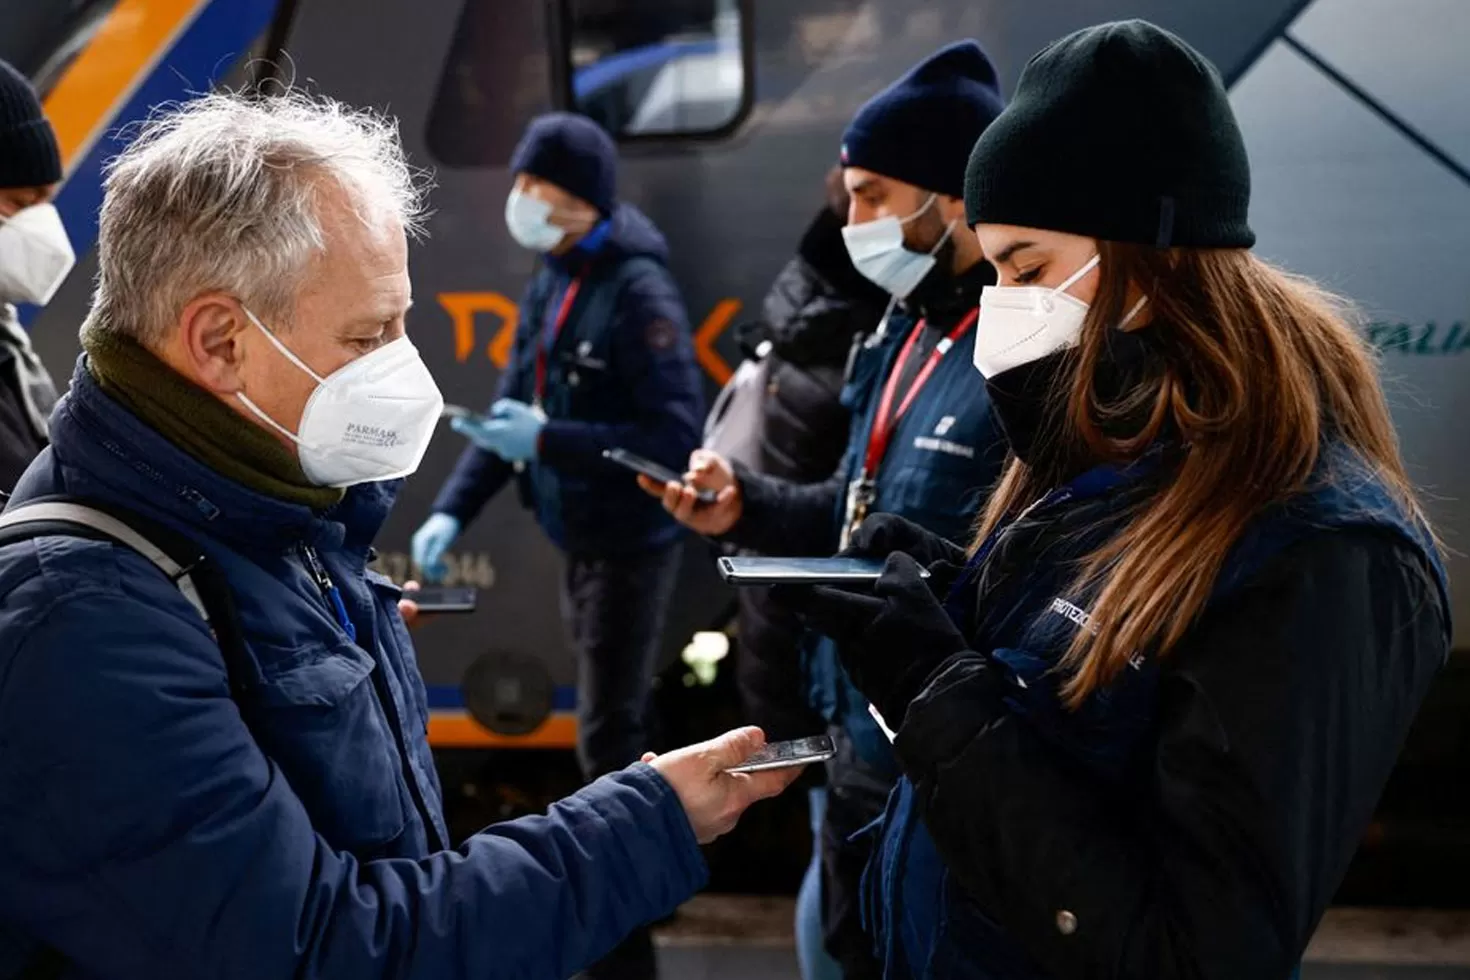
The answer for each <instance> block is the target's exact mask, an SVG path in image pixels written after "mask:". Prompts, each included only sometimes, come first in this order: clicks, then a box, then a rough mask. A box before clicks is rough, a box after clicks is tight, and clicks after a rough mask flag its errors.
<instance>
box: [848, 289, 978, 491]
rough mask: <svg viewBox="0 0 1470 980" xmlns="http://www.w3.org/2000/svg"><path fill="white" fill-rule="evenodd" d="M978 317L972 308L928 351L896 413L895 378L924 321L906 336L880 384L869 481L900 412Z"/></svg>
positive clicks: (867, 473)
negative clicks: (882, 382)
mask: <svg viewBox="0 0 1470 980" xmlns="http://www.w3.org/2000/svg"><path fill="white" fill-rule="evenodd" d="M979 317H980V308H979V307H975V308H974V309H972V310H970V312H969V313H968V314H966V315H965V318H964V319H963V320H961V321H960V322H959V325H958V326H956V327H955V328H954V329H953V330H951V331H950V332H949V336H947V337H945V338H944V339H943V340H941V341H940V342H939V343H938V344H936V345H935V346H934V350H932V351H930V353H929V359H928V360H927V361H925V362H924V366H923V367H921V368H920V369H919V373H918V374H916V375H915V376H914V383H913V384H911V385H909V390H908V392H907V393H905V394H904V396H903V401H902V402H901V403H899V406H898V411H896V412H895V411H893V397H894V395H895V394H896V393H897V389H898V379H899V378H900V377H901V376H902V375H903V369H904V366H905V365H906V364H908V360H909V356H910V355H911V354H912V353H913V350H914V346H915V345H916V344H918V342H919V336H920V334H922V333H923V332H924V330H925V329H926V328H925V326H924V321H923V320H920V321H919V324H918V326H916V327H914V332H913V333H911V334H909V339H908V340H907V341H905V342H904V345H903V350H902V351H900V352H899V355H898V360H897V361H894V363H893V370H892V372H891V373H889V375H888V383H887V384H886V385H884V386H883V397H882V398H881V399H879V401H878V414H877V415H875V416H874V417H873V428H872V430H871V431H870V432H869V433H868V454H867V457H866V458H865V460H864V461H863V477H864V478H865V479H869V480H871V479H873V477H875V476H876V475H877V474H878V467H879V466H880V465H881V464H882V463H883V456H884V455H885V454H886V453H887V452H888V443H889V442H890V441H891V440H892V439H893V432H894V430H895V429H897V428H898V421H899V419H901V418H903V414H904V413H905V412H907V411H908V410H909V406H910V405H912V404H913V403H914V399H915V398H917V397H918V396H919V392H920V391H921V390H922V389H923V387H924V385H925V384H926V383H928V381H929V376H930V375H931V374H933V373H934V369H935V368H936V367H938V366H939V362H940V361H942V360H943V359H944V355H945V354H946V353H948V352H949V349H950V348H951V347H953V346H954V345H955V344H956V343H957V342H958V341H959V339H960V338H961V337H963V336H964V335H965V334H966V333H968V332H969V330H970V328H971V327H973V326H974V325H975V321H976V320H977V319H979Z"/></svg>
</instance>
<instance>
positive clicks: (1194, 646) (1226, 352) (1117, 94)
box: [784, 21, 1452, 980]
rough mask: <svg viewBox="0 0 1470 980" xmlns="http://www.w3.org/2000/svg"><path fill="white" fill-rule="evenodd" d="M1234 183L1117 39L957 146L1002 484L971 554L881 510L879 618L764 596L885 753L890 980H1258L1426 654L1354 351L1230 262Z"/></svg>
mask: <svg viewBox="0 0 1470 980" xmlns="http://www.w3.org/2000/svg"><path fill="white" fill-rule="evenodd" d="M1250 177H1251V175H1250V166H1249V163H1248V160H1247V157H1246V151H1245V143H1244V140H1243V139H1242V136H1241V132H1240V129H1239V127H1238V125H1237V124H1236V120H1235V116H1234V113H1233V111H1232V109H1231V106H1230V99H1229V96H1228V95H1227V93H1226V91H1225V87H1224V85H1223V84H1222V82H1221V80H1220V77H1219V74H1218V73H1217V72H1216V70H1215V68H1214V66H1212V65H1211V64H1210V63H1209V62H1208V61H1207V60H1206V59H1205V58H1204V57H1203V56H1201V55H1200V54H1199V53H1198V52H1197V51H1195V50H1194V49H1193V48H1191V47H1189V45H1187V44H1186V43H1185V42H1183V41H1181V40H1180V39H1179V38H1177V37H1175V36H1174V35H1172V34H1169V33H1168V32H1166V31H1163V30H1161V29H1159V28H1157V27H1155V26H1154V25H1152V24H1148V23H1146V22H1143V21H1126V22H1121V23H1111V24H1103V25H1100V26H1097V27H1092V28H1088V29H1086V30H1083V31H1080V32H1078V33H1076V34H1072V35H1070V36H1068V37H1065V38H1062V39H1061V40H1059V41H1056V42H1054V43H1053V44H1051V45H1049V46H1048V47H1046V48H1045V49H1043V50H1042V51H1041V52H1040V53H1039V54H1038V55H1036V57H1034V58H1033V59H1032V60H1031V62H1030V63H1029V64H1028V65H1027V66H1026V68H1025V71H1024V72H1023V73H1022V76H1021V80H1020V84H1019V86H1018V87H1017V90H1016V93H1015V97H1014V99H1013V100H1012V101H1011V103H1010V105H1009V107H1008V108H1007V109H1006V111H1005V112H1004V113H1002V114H1001V116H1000V118H998V119H997V120H996V121H995V123H994V124H993V125H991V127H990V128H989V129H987V130H986V132H985V134H984V135H983V136H982V137H981V138H980V139H979V141H978V142H977V143H976V145H975V148H974V152H973V155H972V156H971V158H970V163H969V170H968V173H967V177H966V182H965V207H966V222H967V223H968V224H969V226H970V227H971V228H972V229H973V232H971V233H970V234H972V235H973V236H974V237H975V238H976V240H977V241H978V242H979V244H980V246H981V247H982V248H983V249H984V252H985V255H986V256H987V258H988V259H989V260H990V261H991V262H992V263H993V264H994V265H995V266H996V268H997V270H998V272H999V275H1000V281H999V283H998V284H997V285H995V286H991V287H989V288H987V289H986V290H985V294H984V296H983V297H982V301H981V307H980V324H979V327H978V328H977V334H976V344H975V352H974V353H975V361H974V363H975V367H976V368H977V369H978V374H977V375H975V376H974V377H973V380H972V384H975V385H976V386H983V387H985V388H987V389H988V390H989V391H990V394H991V399H992V404H993V406H994V410H995V411H996V413H997V415H998V416H999V418H1000V420H1001V422H1002V425H1003V427H1004V429H1005V433H1006V438H1007V441H1008V443H1009V444H1010V447H1011V449H1012V452H1013V458H1012V459H1011V460H1010V462H1009V463H1008V464H1007V466H1006V469H1005V474H1004V476H1003V477H1002V479H1001V482H1000V484H999V485H998V487H997V488H996V490H995V492H994V493H993V494H992V495H991V497H990V502H989V504H988V505H987V507H986V510H985V512H984V515H983V517H982V519H981V521H980V522H979V528H978V533H977V534H976V536H975V538H974V540H973V542H972V543H971V545H970V547H969V549H968V550H966V549H960V548H955V547H953V546H952V545H951V544H950V543H947V542H945V541H943V540H942V539H940V538H938V537H936V536H935V535H933V534H931V533H929V532H928V531H926V530H924V529H921V528H919V527H918V526H916V525H914V524H912V523H910V522H905V521H902V520H900V519H899V518H897V517H895V516H893V515H889V514H881V515H878V516H877V517H874V518H873V519H871V520H869V521H868V522H866V523H865V524H864V525H863V526H862V527H861V528H860V529H859V530H858V532H857V533H856V535H855V536H854V540H853V545H852V547H851V548H850V549H849V550H848V554H849V555H852V556H862V557H866V558H877V559H882V560H884V561H886V567H885V569H884V571H883V574H882V577H881V578H880V579H879V580H878V582H877V583H876V585H875V586H874V587H873V589H872V590H871V591H869V592H867V593H865V594H857V593H855V592H848V591H843V590H835V589H806V590H792V591H790V592H787V593H785V594H784V601H787V602H788V604H789V605H791V606H792V607H793V608H795V609H798V610H799V611H801V612H802V613H803V615H804V616H805V617H806V618H807V619H808V621H809V622H810V623H812V624H813V625H814V626H815V627H816V628H819V629H822V630H824V631H828V632H830V633H832V635H834V636H836V637H837V638H838V640H839V642H838V650H839V651H840V654H841V657H842V662H843V665H844V666H845V667H846V668H847V670H848V673H849V675H850V676H851V677H852V678H853V681H854V683H855V684H856V686H857V688H858V689H859V690H860V691H862V692H863V694H864V695H865V696H866V697H867V698H869V699H870V700H871V702H872V704H873V706H874V708H875V709H876V711H877V712H878V713H879V714H880V715H881V716H882V717H883V719H884V721H885V722H886V724H887V726H888V727H889V728H890V729H891V730H893V731H895V732H896V733H897V737H896V742H895V748H896V753H897V758H898V761H899V764H900V766H901V767H902V770H903V776H902V778H901V779H900V780H899V782H898V788H897V790H896V792H895V793H894V795H893V797H892V799H891V800H890V802H889V805H888V808H887V810H886V811H885V814H884V817H883V820H882V823H881V829H879V830H877V831H876V837H877V846H876V848H875V851H874V854H873V857H872V860H871V862H870V864H869V866H868V871H867V875H866V877H865V878H864V895H863V906H864V908H865V909H867V910H868V912H869V919H868V921H869V922H870V923H871V924H872V926H873V930H874V933H875V940H876V942H877V946H878V949H879V951H880V955H881V956H882V957H883V960H884V963H885V964H886V971H885V975H886V976H887V977H889V978H893V980H903V978H909V977H912V978H919V977H965V978H979V980H1000V978H1005V980H1043V978H1047V980H1081V978H1084V977H1086V978H1122V977H1153V978H1157V980H1176V978H1184V977H1189V978H1192V980H1226V978H1232V980H1233V978H1237V977H1259V978H1263V980H1269V978H1277V980H1283V978H1286V977H1287V976H1289V975H1290V974H1291V972H1292V970H1293V968H1294V967H1295V966H1296V965H1297V964H1298V963H1299V961H1300V958H1301V956H1302V953H1303V951H1304V950H1305V948H1306V946H1307V943H1308V941H1309V940H1310V939H1311V937H1312V934H1313V932H1314V931H1315V929H1316V927H1317V924H1318V923H1319V922H1320V920H1321V918H1322V914H1323V912H1324V911H1325V910H1326V908H1327V905H1328V903H1329V902H1330V901H1331V899H1332V896H1333V894H1334V892H1335V891H1336V889H1337V887H1338V885H1339V884H1340V883H1341V881H1342V879H1343V876H1344V874H1345V873H1346V870H1347V866H1348V862H1349V860H1350V859H1351V857H1352V855H1353V851H1354V849H1355V847H1356V845H1357V844H1358V842H1359V841H1360V840H1361V839H1362V836H1363V833H1364V831H1365V830H1366V828H1367V826H1368V822H1369V819H1370V818H1371V816H1372V813H1373V809H1374V806H1375V804H1376V802H1377V800H1378V797H1379V795H1380V794H1381V793H1382V791H1383V788H1384V785H1385V784H1386V782H1387V780H1388V777H1389V773H1390V772H1391V770H1392V769H1393V766H1394V763H1395V760H1396V758H1397V755H1398V753H1399V750H1400V747H1401V746H1402V745H1403V743H1404V739H1405V737H1406V735H1407V733H1408V731H1409V727H1410V725H1411V723H1412V722H1413V720H1414V717H1415V714H1416V712H1417V711H1418V710H1419V706H1420V704H1421V703H1422V701H1423V699H1424V697H1425V693H1426V691H1427V690H1428V688H1429V685H1430V682H1431V681H1432V679H1433V678H1434V676H1435V675H1436V673H1437V672H1438V671H1439V669H1440V668H1441V667H1442V666H1443V664H1444V662H1445V660H1446V658H1447V657H1448V655H1449V649H1450V637H1451V635H1452V632H1451V623H1450V611H1449V610H1450V603H1449V594H1448V587H1447V583H1446V578H1445V570H1444V566H1443V562H1442V559H1441V557H1440V552H1439V548H1438V546H1437V544H1436V542H1435V538H1434V534H1433V532H1432V530H1431V529H1430V528H1429V526H1428V524H1427V523H1426V521H1425V517H1424V513H1423V510H1422V508H1421V505H1420V503H1419V501H1418V499H1417V495H1416V493H1415V491H1414V489H1413V487H1412V485H1411V483H1410V481H1409V478H1408V475H1407V474H1406V472H1405V467H1404V463H1403V460H1402V459H1401V457H1400V455H1399V449H1398V442H1397V439H1396V437H1395V434H1394V431H1393V426H1392V423H1391V420H1390V418H1389V413H1388V408H1387V405H1386V403H1385V399H1384V397H1383V391H1382V388H1381V387H1380V384H1379V380H1378V377H1377V373H1376V370H1375V362H1374V359H1373V357H1372V354H1371V351H1370V348H1369V347H1368V345H1367V344H1366V343H1365V342H1364V340H1363V338H1362V336H1361V335H1360V334H1359V332H1358V331H1357V330H1356V329H1354V326H1353V324H1352V323H1351V322H1350V321H1349V320H1348V318H1346V317H1345V316H1344V313H1343V306H1342V304H1341V303H1340V302H1338V301H1337V300H1336V299H1335V298H1333V297H1331V296H1328V295H1327V294H1325V293H1323V292H1322V291H1321V290H1320V289H1318V288H1317V287H1316V286H1314V285H1313V284H1311V283H1310V282H1307V281H1305V280H1303V279H1301V278H1298V277H1295V276H1291V275H1288V274H1286V273H1284V272H1282V271H1281V270H1279V269H1277V268H1275V267H1273V266H1271V265H1270V264H1269V263H1267V262H1265V261H1263V260H1262V259H1260V258H1257V257H1256V256H1255V255H1254V254H1252V252H1251V247H1252V246H1253V245H1254V244H1255V234H1254V232H1253V231H1252V230H1251V227H1250V224H1249V222H1248V215H1249V206H1250ZM924 568H927V569H928V572H929V576H928V579H927V581H926V580H925V579H924V578H923V577H922V571H923V570H924Z"/></svg>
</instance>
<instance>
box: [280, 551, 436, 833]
mask: <svg viewBox="0 0 1470 980" xmlns="http://www.w3.org/2000/svg"><path fill="white" fill-rule="evenodd" d="M300 550H301V559H302V562H303V564H304V565H305V566H306V571H307V574H308V575H309V576H311V578H312V580H313V581H314V582H315V583H316V586H317V589H318V590H320V592H321V594H322V600H323V601H324V602H325V603H326V604H327V609H328V610H329V611H330V612H331V613H332V615H333V616H334V617H335V618H336V620H337V623H338V625H339V626H341V627H342V629H343V631H344V632H346V634H347V637H348V639H350V640H351V641H352V642H353V643H356V642H357V627H356V626H355V625H354V624H353V622H352V617H350V616H349V615H347V603H346V602H345V601H343V599H342V590H341V589H339V588H338V587H337V583H335V582H333V581H332V576H331V574H330V573H328V571H327V568H326V566H325V565H324V564H323V563H322V560H321V557H320V556H319V555H318V554H317V553H316V549H315V548H313V547H312V546H311V545H309V544H303V545H301V549H300ZM369 656H372V655H371V654H369ZM383 670H384V668H383V666H382V664H380V663H379V662H378V658H377V657H373V669H372V671H370V673H369V676H370V677H371V678H372V682H373V693H374V695H375V696H376V697H377V699H378V708H379V709H380V710H381V711H382V712H383V718H384V719H385V720H386V721H387V722H388V727H389V729H390V730H391V731H392V732H393V744H394V747H395V748H396V749H397V750H398V767H399V770H400V771H401V773H402V775H403V781H404V782H405V783H407V784H408V793H409V796H410V797H412V798H413V805H414V809H415V810H416V811H417V812H418V816H419V820H420V821H422V822H423V825H424V837H425V839H426V840H427V841H428V842H429V843H430V844H431V845H432V844H434V843H436V842H437V844H438V847H439V848H441V849H442V848H447V847H448V846H449V842H448V841H446V840H444V839H443V838H442V837H441V836H440V834H439V825H438V824H437V823H435V821H434V819H433V818H432V816H431V815H430V814H429V803H428V800H426V799H425V798H424V794H423V790H422V789H421V788H420V787H419V780H418V776H417V775H416V774H415V773H414V771H413V766H412V764H411V763H410V762H409V758H410V757H409V752H408V740H407V738H405V737H404V734H403V722H402V719H401V718H399V716H398V709H397V706H396V704H395V702H394V700H393V692H392V691H391V690H390V689H389V687H388V678H387V677H385V676H384V674H383Z"/></svg>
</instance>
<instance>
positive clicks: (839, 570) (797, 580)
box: [718, 555, 929, 586]
mask: <svg viewBox="0 0 1470 980" xmlns="http://www.w3.org/2000/svg"><path fill="white" fill-rule="evenodd" d="M718 565H719V569H720V577H721V578H722V579H724V580H725V581H726V582H727V583H728V584H730V585H736V586H742V585H872V584H873V583H874V582H876V581H878V577H879V576H880V575H882V574H883V559H881V558H771V557H767V556H765V555H733V556H731V557H729V558H721V559H719V561H718ZM921 574H922V575H923V577H924V578H928V577H929V570H928V569H924V570H923V571H922V572H921Z"/></svg>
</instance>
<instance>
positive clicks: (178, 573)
mask: <svg viewBox="0 0 1470 980" xmlns="http://www.w3.org/2000/svg"><path fill="white" fill-rule="evenodd" d="M43 537H69V538H87V539H90V540H94V541H111V542H113V543H114V544H120V545H122V546H123V547H125V548H128V549H130V550H132V551H134V552H137V553H138V554H139V555H142V556H143V557H144V558H146V559H148V561H149V562H150V563H151V564H152V565H153V566H154V567H155V568H157V569H158V570H159V571H160V572H161V573H163V575H164V577H166V578H167V579H168V580H169V581H170V582H172V583H173V584H174V586H175V587H176V588H178V590H179V592H180V593H182V594H183V596H184V598H185V599H187V600H188V601H189V604H190V605H191V606H193V607H194V609H195V611H196V612H198V613H199V616H200V618H201V619H203V620H204V625H205V626H207V627H209V630H210V632H211V633H212V634H214V639H215V642H216V643H218V644H219V646H220V651H221V653H222V654H223V655H224V661H225V671H226V673H227V675H228V676H229V679H230V690H231V693H232V694H238V693H239V692H240V691H241V689H242V686H243V684H244V682H245V678H246V677H247V676H248V672H247V671H246V670H245V669H244V667H245V665H247V664H248V663H249V660H248V655H247V653H246V649H245V639H244V632H243V630H242V629H241V627H240V617H239V613H238V611H237V610H236V608H235V597H234V594H233V593H232V592H231V591H230V585H229V582H228V580H227V579H226V578H225V576H224V575H223V573H221V572H220V570H219V569H218V568H217V567H216V566H215V565H214V563H213V562H211V561H210V560H209V559H208V558H207V557H206V556H205V554H204V552H203V550H202V549H201V548H200V547H199V546H198V545H197V544H195V543H194V542H193V541H192V540H190V538H189V537H188V536H187V535H184V534H181V533H180V532H178V531H175V530H173V529H172V528H169V527H166V526H164V525H162V524H160V523H158V522H156V521H152V520H149V519H147V518H144V517H141V516H139V515H138V514H134V513H132V512H131V511H129V510H126V509H125V508H122V507H118V506H115V505H112V504H100V503H97V502H96V501H90V500H86V499H83V498H80V497H43V498H40V499H37V500H33V501H29V502H27V503H24V504H21V505H19V506H17V507H13V508H11V509H10V510H8V511H6V512H5V513H4V514H0V547H3V546H5V545H8V544H15V543H17V542H20V541H27V540H30V539H33V538H43Z"/></svg>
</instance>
